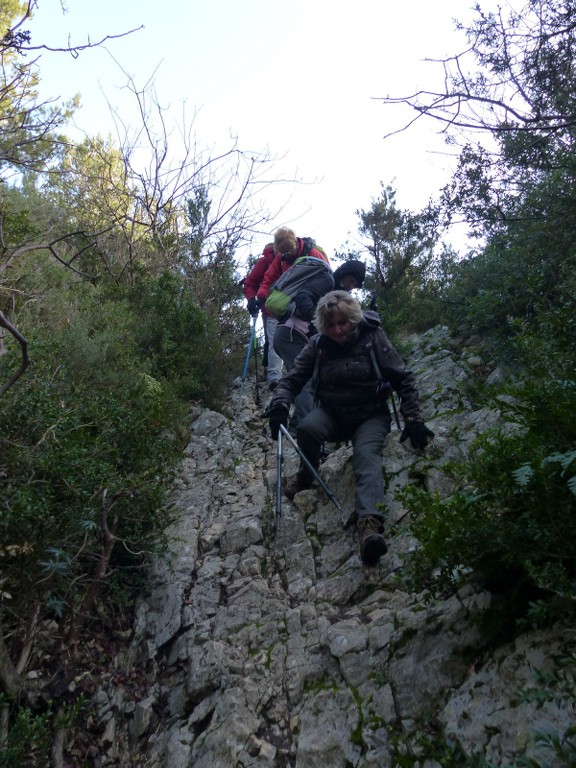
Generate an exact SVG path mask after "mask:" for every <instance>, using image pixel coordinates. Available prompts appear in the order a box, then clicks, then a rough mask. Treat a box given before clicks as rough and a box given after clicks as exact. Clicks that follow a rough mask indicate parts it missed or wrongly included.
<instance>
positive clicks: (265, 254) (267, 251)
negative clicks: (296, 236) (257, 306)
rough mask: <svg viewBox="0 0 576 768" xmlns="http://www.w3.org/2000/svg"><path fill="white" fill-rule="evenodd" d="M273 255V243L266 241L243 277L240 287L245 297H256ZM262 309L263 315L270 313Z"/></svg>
mask: <svg viewBox="0 0 576 768" xmlns="http://www.w3.org/2000/svg"><path fill="white" fill-rule="evenodd" d="M275 256H276V254H275V252H274V243H268V245H267V246H266V248H264V250H263V251H262V256H260V258H259V259H258V260H257V261H256V264H254V266H253V267H252V269H251V270H250V272H248V274H247V275H246V277H245V278H244V282H243V284H242V289H243V291H244V296H246V298H247V299H253V298H255V297H256V294H257V292H258V288H260V284H261V282H262V280H263V278H264V275H265V274H266V271H267V270H268V267H269V266H270V264H272V262H273V261H274V257H275ZM262 311H263V313H264V314H265V315H267V316H269V315H270V313H269V312H268V311H267V310H266V309H265V308H264V307H263V308H262Z"/></svg>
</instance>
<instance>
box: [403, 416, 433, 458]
mask: <svg viewBox="0 0 576 768" xmlns="http://www.w3.org/2000/svg"><path fill="white" fill-rule="evenodd" d="M433 437H434V432H432V430H431V429H428V427H427V426H426V424H424V422H423V421H409V422H407V424H405V425H404V429H403V430H402V434H401V436H400V442H401V443H403V442H404V441H405V440H408V438H410V444H411V445H412V448H416V449H417V450H419V451H423V450H424V448H426V446H427V445H428V443H429V442H430V440H431V439H432V438H433Z"/></svg>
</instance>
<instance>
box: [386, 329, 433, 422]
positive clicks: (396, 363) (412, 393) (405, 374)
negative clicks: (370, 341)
mask: <svg viewBox="0 0 576 768" xmlns="http://www.w3.org/2000/svg"><path fill="white" fill-rule="evenodd" d="M375 342H376V344H375V349H376V357H377V360H378V365H379V366H380V369H381V373H382V376H383V377H384V378H385V379H388V381H389V382H390V384H391V385H392V388H393V389H394V391H395V392H397V393H398V395H399V397H400V413H401V414H402V418H403V419H404V421H421V420H422V414H421V413H420V397H419V394H418V388H417V387H416V379H415V378H414V374H413V373H412V371H411V370H410V369H409V368H407V367H406V365H405V363H404V361H403V360H402V358H401V357H400V355H399V354H398V352H396V350H395V349H394V347H393V346H392V343H391V342H390V340H389V338H388V337H387V336H386V334H385V333H384V331H383V330H382V329H381V328H379V329H378V330H377V331H376V332H375Z"/></svg>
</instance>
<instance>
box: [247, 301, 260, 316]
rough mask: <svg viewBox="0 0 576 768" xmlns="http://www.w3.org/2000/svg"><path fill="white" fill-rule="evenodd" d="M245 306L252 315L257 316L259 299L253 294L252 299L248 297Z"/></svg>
mask: <svg viewBox="0 0 576 768" xmlns="http://www.w3.org/2000/svg"><path fill="white" fill-rule="evenodd" d="M246 308H247V310H248V312H250V314H251V315H252V317H258V312H260V301H259V299H257V298H256V297H255V296H254V298H253V299H248V303H247V305H246Z"/></svg>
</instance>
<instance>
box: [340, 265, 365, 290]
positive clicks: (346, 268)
mask: <svg viewBox="0 0 576 768" xmlns="http://www.w3.org/2000/svg"><path fill="white" fill-rule="evenodd" d="M365 278H366V264H364V262H363V261H357V260H356V259H349V260H348V261H345V262H344V264H342V266H341V267H338V269H337V270H336V271H335V272H334V290H335V291H348V293H350V291H353V290H354V289H355V288H362V286H363V284H364V279H365Z"/></svg>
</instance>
